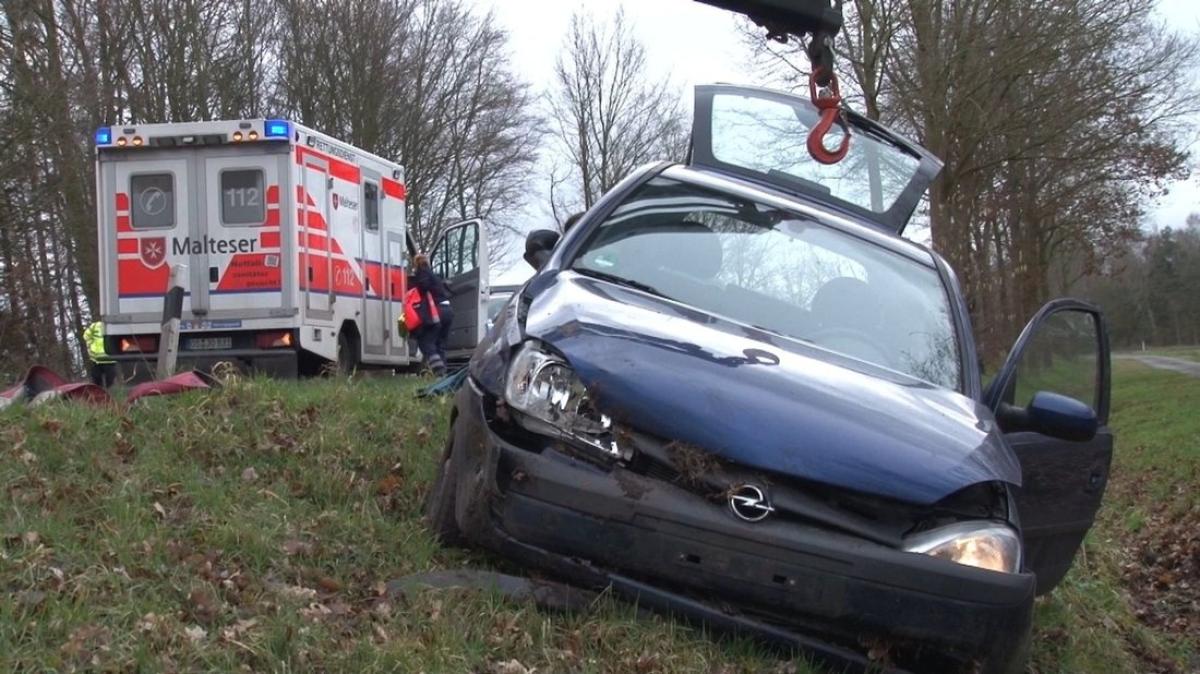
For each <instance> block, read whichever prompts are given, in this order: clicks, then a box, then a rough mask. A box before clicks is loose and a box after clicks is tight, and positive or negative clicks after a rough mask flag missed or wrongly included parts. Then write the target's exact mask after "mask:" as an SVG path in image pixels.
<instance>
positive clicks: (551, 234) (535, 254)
mask: <svg viewBox="0 0 1200 674" xmlns="http://www.w3.org/2000/svg"><path fill="white" fill-rule="evenodd" d="M560 237H561V235H560V234H559V233H558V232H556V231H554V230H552V229H535V230H533V231H532V232H530V233H529V235H528V236H526V237H525V261H526V262H528V263H529V266H530V267H533V268H534V270H535V271H536V270H540V269H541V268H542V267H544V266H546V263H547V262H549V261H550V253H551V252H553V251H554V247H555V246H556V245H558V240H559V238H560Z"/></svg>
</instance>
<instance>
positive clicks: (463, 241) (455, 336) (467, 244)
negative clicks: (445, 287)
mask: <svg viewBox="0 0 1200 674" xmlns="http://www.w3.org/2000/svg"><path fill="white" fill-rule="evenodd" d="M429 263H430V265H431V266H432V267H433V271H434V272H435V273H437V274H438V275H439V276H441V277H442V279H444V280H445V281H446V282H447V283H449V284H450V291H451V297H450V308H451V309H452V310H453V311H454V319H453V321H451V323H450V336H449V337H448V338H447V339H446V356H447V357H449V358H450V359H451V360H465V359H467V358H470V356H471V352H472V351H474V350H475V346H476V345H477V344H479V340H481V339H483V336H484V334H486V331H487V303H488V297H489V292H488V281H489V278H488V277H489V269H488V241H487V228H486V227H484V225H483V221H482V220H478V219H475V220H466V221H463V222H459V223H456V224H454V225H451V226H450V227H447V228H446V230H445V231H443V232H442V234H441V235H440V236H439V237H438V239H437V242H436V243H434V245H433V249H432V251H431V252H430V254H429Z"/></svg>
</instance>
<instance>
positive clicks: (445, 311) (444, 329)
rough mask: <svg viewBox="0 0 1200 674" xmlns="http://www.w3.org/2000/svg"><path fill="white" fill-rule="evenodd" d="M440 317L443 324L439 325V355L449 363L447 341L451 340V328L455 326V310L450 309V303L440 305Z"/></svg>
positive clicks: (444, 361) (440, 303) (443, 360)
mask: <svg viewBox="0 0 1200 674" xmlns="http://www.w3.org/2000/svg"><path fill="white" fill-rule="evenodd" d="M438 316H439V317H440V318H441V319H442V322H441V323H438V335H437V353H438V355H439V356H441V357H442V362H443V363H449V362H450V361H449V360H448V359H447V358H446V341H447V340H449V339H450V326H451V325H453V324H454V310H453V309H451V308H450V303H449V302H439V303H438Z"/></svg>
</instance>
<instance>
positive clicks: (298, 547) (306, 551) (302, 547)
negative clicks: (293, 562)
mask: <svg viewBox="0 0 1200 674" xmlns="http://www.w3.org/2000/svg"><path fill="white" fill-rule="evenodd" d="M282 547H283V552H284V554H286V555H287V556H288V557H296V556H301V557H303V556H307V555H311V554H312V551H313V545H312V543H309V542H307V541H301V540H297V539H292V540H290V541H287V542H285V543H284V544H283V546H282Z"/></svg>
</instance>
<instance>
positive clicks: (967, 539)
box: [904, 521, 1021, 573]
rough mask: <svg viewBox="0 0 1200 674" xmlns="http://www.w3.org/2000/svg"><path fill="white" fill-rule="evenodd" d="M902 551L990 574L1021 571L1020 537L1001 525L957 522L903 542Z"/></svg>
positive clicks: (916, 535) (1009, 528)
mask: <svg viewBox="0 0 1200 674" xmlns="http://www.w3.org/2000/svg"><path fill="white" fill-rule="evenodd" d="M904 549H905V550H907V551H908V552H919V553H922V554H926V555H930V556H933V557H940V558H942V559H948V560H950V561H952V562H958V563H959V564H966V565H967V566H977V567H979V568H981V569H989V570H991V571H1002V572H1004V573H1016V572H1017V571H1019V570H1020V569H1021V537H1020V536H1019V535H1018V534H1017V532H1016V531H1015V530H1014V529H1013V528H1012V527H1010V526H1008V525H1006V524H1002V523H1000V522H987V521H980V522H956V523H954V524H950V525H947V526H944V527H938V528H937V529H931V530H929V531H922V532H921V533H918V534H913V535H912V536H909V537H907V538H905V539H904Z"/></svg>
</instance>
